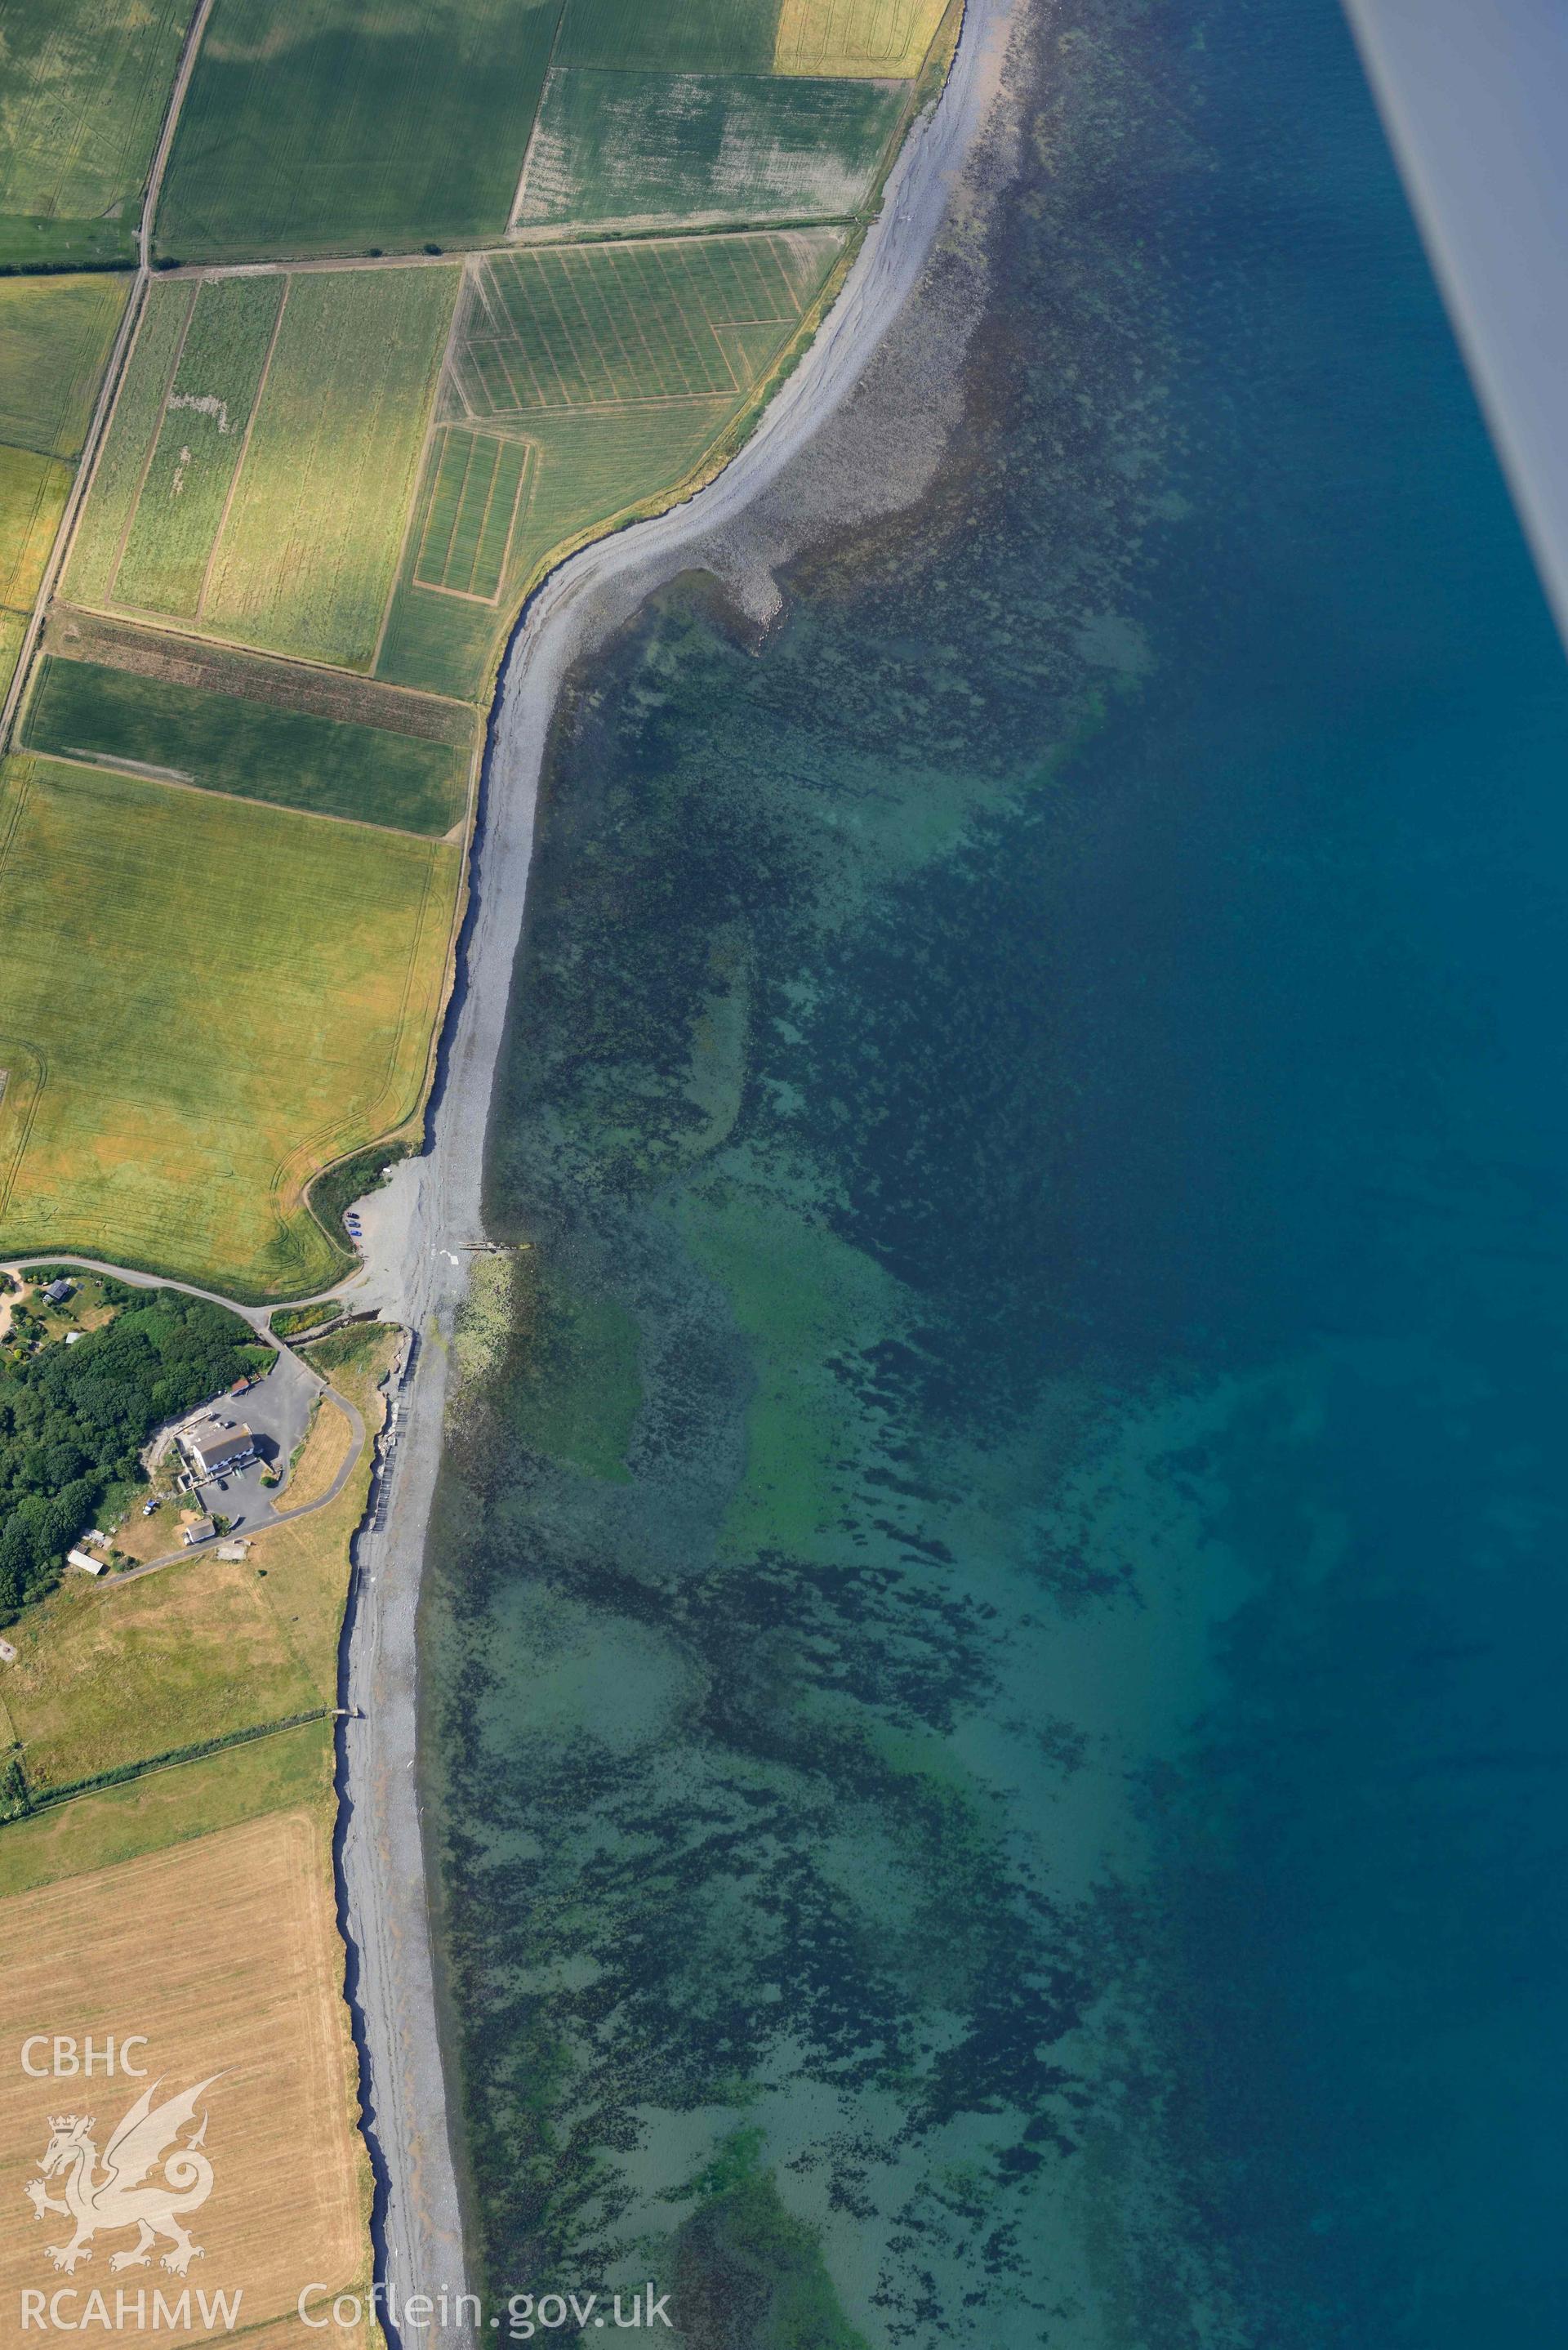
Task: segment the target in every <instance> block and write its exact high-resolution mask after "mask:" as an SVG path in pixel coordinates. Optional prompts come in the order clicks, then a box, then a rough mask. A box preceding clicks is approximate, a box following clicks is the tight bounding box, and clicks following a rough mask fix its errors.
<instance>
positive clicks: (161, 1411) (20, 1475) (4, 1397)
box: [0, 1283, 270, 1618]
mask: <svg viewBox="0 0 1568 2350" xmlns="http://www.w3.org/2000/svg"><path fill="white" fill-rule="evenodd" d="M104 1286H105V1290H106V1294H107V1295H109V1300H110V1302H111V1303H113V1304H115V1305H118V1306H119V1312H118V1313H117V1314H116V1315H115V1318H114V1320H113V1321H112V1322H109V1323H106V1324H105V1326H103V1328H101V1329H99V1330H91V1331H88V1334H87V1335H86V1336H84V1337H82V1338H80V1339H78V1341H77V1343H76V1344H75V1345H74V1346H69V1347H67V1345H66V1343H65V1340H64V1339H63V1338H58V1339H57V1340H55V1341H54V1343H53V1344H52V1345H50V1346H47V1347H44V1348H43V1349H42V1351H41V1352H40V1353H38V1354H36V1355H34V1356H31V1357H28V1358H27V1359H26V1360H25V1361H23V1362H20V1363H11V1364H7V1365H6V1366H5V1368H4V1370H0V1616H3V1617H5V1618H8V1617H10V1616H12V1615H14V1614H15V1612H16V1609H17V1608H19V1607H24V1606H25V1605H26V1602H27V1601H28V1600H30V1599H36V1598H38V1597H40V1596H42V1594H43V1593H44V1592H46V1591H47V1590H49V1589H51V1588H52V1586H54V1584H55V1582H56V1581H57V1578H58V1576H59V1573H60V1569H61V1567H62V1566H63V1565H64V1563H65V1555H66V1553H67V1550H68V1549H69V1548H70V1546H71V1544H73V1543H74V1542H75V1541H76V1540H77V1539H78V1536H79V1535H80V1534H83V1533H84V1532H85V1531H86V1529H87V1528H88V1527H89V1526H91V1525H92V1524H93V1523H94V1521H95V1518H96V1516H97V1513H98V1511H99V1507H100V1505H101V1503H103V1500H104V1498H105V1496H106V1495H107V1494H108V1493H109V1490H110V1488H111V1487H113V1486H114V1485H117V1484H120V1483H123V1482H126V1481H128V1480H130V1479H133V1478H134V1477H135V1476H136V1475H137V1473H138V1465H137V1455H138V1453H139V1451H140V1448H141V1446H142V1445H143V1444H144V1443H145V1442H146V1441H147V1439H148V1438H149V1437H150V1436H151V1433H152V1431H153V1430H154V1429H155V1428H157V1427H158V1426H159V1424H160V1422H161V1421H162V1420H165V1419H172V1418H173V1417H174V1416H175V1415H176V1414H178V1413H180V1412H183V1411H188V1410H190V1409H191V1408H192V1405H194V1404H198V1403H200V1402H202V1400H203V1399H204V1398H206V1397H208V1396H211V1395H213V1394H215V1393H217V1391H218V1390H219V1389H220V1388H226V1387H228V1386H230V1385H231V1384H232V1383H233V1381H234V1380H235V1379H237V1378H242V1377H244V1374H245V1373H246V1372H247V1371H249V1370H252V1369H254V1368H255V1367H257V1366H258V1364H259V1363H261V1362H264V1361H267V1360H270V1353H269V1351H268V1350H267V1349H265V1348H263V1347H257V1346H256V1345H255V1344H254V1341H253V1340H252V1338H251V1335H250V1332H249V1330H248V1328H247V1327H246V1326H245V1324H244V1323H243V1322H242V1321H240V1320H239V1318H238V1316H237V1315H233V1314H228V1313H225V1312H224V1310H223V1307H222V1306H220V1305H207V1304H205V1303H204V1302H203V1301H202V1299H200V1298H195V1297H182V1296H181V1295H179V1293H178V1292H177V1291H175V1290H170V1289H159V1290H154V1291H152V1292H151V1294H149V1293H147V1292H145V1291H140V1290H133V1289H130V1288H125V1287H123V1286H122V1285H121V1284H118V1283H106V1284H104Z"/></svg>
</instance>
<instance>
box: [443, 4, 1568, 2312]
mask: <svg viewBox="0 0 1568 2350" xmlns="http://www.w3.org/2000/svg"><path fill="white" fill-rule="evenodd" d="M1034 71H1035V73H1036V74H1037V77H1038V78H1037V81H1036V83H1035V85H1034V88H1033V98H1032V100H1031V104H1030V109H1029V120H1030V124H1031V136H1030V140H1029V142H1028V147H1027V151H1026V160H1025V162H1024V166H1023V170H1022V172H1021V173H1020V175H1019V178H1018V180H1017V182H1016V183H1015V186H1014V188H1013V190H1012V194H1011V196H1010V197H1009V199H1008V200H1007V201H1006V202H1005V203H1003V205H1002V208H1001V211H1000V213H999V215H998V219H997V222H996V224H995V227H994V231H993V252H992V259H993V263H994V270H993V276H992V288H993V290H992V296H991V298H990V302H989V306H988V308H987V312H986V315H985V317H984V318H983V320H982V321H981V328H980V330H979V332H978V334H977V337H976V340H975V342H974V345H973V347H972V349H971V365H970V373H969V378H968V392H969V398H968V406H967V410H966V415H965V419H964V421H963V424H962V425H961V428H960V430H959V431H958V432H957V433H956V434H955V436H954V439H953V442H952V445H951V449H950V456H949V461H948V463H947V465H946V467H945V468H944V470H943V472H942V473H941V474H940V477H939V479H938V480H937V482H936V483H935V484H933V485H932V489H931V492H930V494H929V495H928V497H927V498H926V499H925V501H924V502H923V504H921V506H920V507H919V509H918V510H917V511H916V512H915V513H913V514H911V515H908V516H906V517H903V518H901V519H900V520H898V521H897V522H894V523H891V524H887V525H881V526H879V527H877V528H875V529H868V530H867V531H864V532H861V533H859V534H852V535H850V536H847V537H846V540H845V541H844V542H843V543H842V544H841V545H838V546H835V547H833V548H831V549H829V550H826V551H824V552H823V553H821V554H820V555H818V556H814V557H812V558H811V559H810V560H807V561H805V562H803V563H801V564H800V565H798V566H797V567H796V569H795V572H794V576H793V577H792V578H791V579H790V580H789V582H788V583H787V585H788V591H789V592H788V598H787V608H786V613H785V616H784V620H783V622H782V624H781V625H780V626H779V627H778V628H777V629H775V630H774V632H772V633H771V634H770V636H769V637H768V639H766V641H765V642H764V643H763V645H762V646H761V647H760V648H757V647H755V646H753V645H752V644H750V643H749V642H747V641H745V640H744V639H742V636H741V635H740V634H739V633H737V632H736V631H734V630H732V629H731V628H730V627H729V626H728V624H727V622H726V620H725V617H724V615H723V612H722V608H719V607H718V606H717V605H716V604H715V602H714V601H713V599H712V598H711V595H710V594H709V593H708V592H707V591H706V590H705V589H704V587H703V586H702V584H701V582H689V583H681V584H680V585H678V587H676V588H674V589H672V590H671V591H670V592H669V593H668V594H667V595H665V596H664V597H663V598H659V599H658V601H657V602H656V603H655V605H654V606H653V607H651V608H649V610H648V611H647V612H645V613H644V614H643V615H642V616H641V618H640V619H639V621H638V622H637V623H636V624H635V625H634V627H633V628H632V629H629V630H628V632H627V633H626V634H625V636H624V637H623V638H622V639H620V640H619V641H618V643H617V644H616V645H615V646H614V647H613V648H612V649H611V650H610V651H609V652H608V653H607V655H606V656H605V658H604V659H603V660H600V661H598V662H597V663H596V664H594V665H593V666H592V668H591V669H590V671H588V672H587V674H586V675H585V676H584V677H582V678H581V679H579V681H578V685H577V689H576V692H575V694H574V697H573V700H572V702H571V705H570V708H569V710H568V712H567V715H566V720H565V722H564V723H563V725H562V727H561V729H560V730H559V733H558V735H557V740H556V746H555V750H554V754H553V756H552V760H551V764H550V770H549V775H548V778H547V791H546V803H545V816H544V822H543V828H542V833H541V839H540V846H539V850H538V854H537V858H536V863H535V875H534V879H533V883H532V888H531V897H530V915H529V925H528V933H527V937H526V940H525V944H524V955H523V958H522V962H521V963H520V967H519V974H518V984H517V992H516V997H515V1002H514V1022H513V1034H512V1037H511V1043H510V1047H509V1053H508V1057H507V1062H506V1066H505V1070H504V1076H503V1080H502V1085H501V1089H500V1092H499V1095H498V1099H497V1111H496V1121H495V1127H494V1130H493V1149H492V1156H491V1163H490V1169H489V1191H488V1198H489V1213H490V1216H491V1218H492V1222H493V1229H494V1230H495V1232H496V1233H497V1235H498V1237H501V1238H503V1239H504V1240H507V1241H511V1242H514V1243H527V1245H526V1247H525V1248H524V1251H523V1252H522V1253H520V1254H519V1255H518V1257H517V1258H516V1259H515V1261H514V1264H513V1267H512V1270H511V1273H510V1274H509V1276H508V1278H507V1280H506V1282H505V1283H504V1284H501V1285H499V1286H497V1287H496V1288H495V1289H494V1290H493V1292H492V1293H490V1294H489V1295H488V1296H487V1298H486V1300H485V1301H484V1303H483V1307H482V1308H481V1309H478V1310H476V1312H475V1314H474V1316H473V1321H472V1328H471V1330H470V1332H469V1334H468V1336H467V1337H466V1338H465V1341H464V1361H465V1365H466V1369H465V1374H464V1376H465V1382H466V1383H465V1385H464V1387H463V1389H462V1405H461V1408H460V1409H459V1411H458V1412H457V1413H456V1414H455V1415H454V1419H453V1424H452V1434H451V1439H450V1442H449V1448H448V1458H447V1466H446V1470H445V1473H444V1477H443V1484H442V1490H441V1497H440V1501H439V1503H438V1519H437V1526H436V1532H435V1535H434V1538H433V1541H432V1550H431V1609H430V1613H429V1618H428V1621H427V1626H426V1645H427V1655H428V1661H429V1664H430V1668H431V1685H432V1687H433V1688H434V1690H435V1691H436V1693H437V1694H436V1700H435V1712H434V1718H433V1721H432V1725H431V1746H432V1753H431V1769H432V1775H433V1777H434V1778H435V1780H436V1782H437V1783H438V1784H439V1786H440V1790H441V1818H442V1822H443V1829H444V1846H443V1851H442V1854H441V1859H442V1863H443V1877H444V1885H445V1895H446V1913H445V1918H444V1921H443V1938H444V1945H445V1954H446V1960H447V1966H448V1971H449V1977H450V1982H451V1989H452V2005H453V2013H454V2030H455V2036H456V2041H457V2044H458V2048H459V2052H460V2055H461V2060H462V2068H463V2097H464V2110H465V2116H466V2141H467V2147H468V2153H469V2158H470V2166H471V2171H472V2200H473V2208H474V2211H475V2214H476V2218H477V2220H478V2223H479V2239H480V2242H481V2246H482V2253H483V2261H484V2264H485V2267H486V2270H487V2273H488V2276H489V2279H490V2282H491V2283H492V2284H493V2286H496V2287H503V2286H508V2285H510V2286H514V2287H527V2286H532V2287H534V2288H535V2290H542V2289H544V2288H545V2286H546V2285H549V2284H556V2285H559V2286H560V2287H562V2288H563V2289H567V2288H571V2287H573V2286H577V2287H582V2286H591V2285H597V2284H600V2283H603V2282H621V2283H622V2284H623V2285H625V2284H629V2283H630V2282H632V2281H633V2280H634V2279H635V2280H640V2279H641V2278H643V2277H645V2276H649V2275H651V2276H654V2277H655V2278H656V2279H657V2281H658V2283H659V2289H660V2290H664V2289H666V2288H668V2289H669V2291H670V2295H671V2300H670V2308H671V2313H672V2314H673V2316H674V2317H675V2319H676V2321H677V2328H678V2333H679V2336H680V2339H682V2340H684V2341H685V2342H687V2343H689V2344H691V2345H702V2350H709V2345H715V2350H716V2345H726V2350H728V2345H734V2350H766V2345H794V2350H835V2345H837V2350H844V2346H845V2345H854V2344H856V2343H865V2344H872V2345H878V2350H881V2345H940V2344H947V2343H953V2344H959V2345H976V2344H980V2343H984V2344H985V2345H988V2350H992V2345H994V2346H995V2350H1011V2345H1038V2344H1042V2343H1049V2344H1051V2345H1061V2350H1102V2345H1103V2350H1119V2346H1120V2345H1150V2350H1175V2345H1194V2350H1197V2345H1211V2344H1215V2345H1219V2344H1223V2345H1231V2344H1245V2345H1258V2350H1264V2346H1265V2345H1267V2350H1275V2345H1282V2350H1294V2345H1303V2350H1306V2345H1312V2350H1327V2345H1335V2350H1338V2345H1345V2350H1353V2346H1354V2350H1363V2345H1366V2350H1374V2345H1376V2350H1392V2345H1406V2344H1408V2345H1411V2350H1416V2345H1420V2350H1448V2345H1453V2350H1460V2345H1465V2350H1490V2345H1493V2344H1495V2345H1499V2350H1535V2345H1547V2344H1549V2343H1551V2344H1554V2343H1556V2342H1558V2341H1559V2340H1561V2339H1562V2338H1563V2322H1564V2317H1565V2315H1568V2309H1565V2306H1564V2303H1565V2299H1568V2295H1565V2292H1564V2282H1563V2255H1562V2251H1561V2230H1560V2226H1559V2222H1558V2218H1557V2215H1558V2213H1559V2212H1560V2210H1561V2208H1562V2202H1563V2189H1564V2185H1565V2183H1568V2182H1565V2181H1564V2177H1563V2170H1564V2160H1563V2141H1562V2133H1561V2128H1560V2124H1559V2121H1558V2118H1557V2106H1558V2094H1557V2087H1556V2083H1557V2079H1558V2077H1559V2076H1560V2069H1561V2068H1560V2064H1559V2061H1558V2060H1559V2056H1560V2051H1561V2043H1562V2041H1563V1964H1564V1962H1563V1950H1564V1936H1563V1927H1564V1915H1563V1912H1564V1906H1565V1904H1564V1894H1563V1878H1562V1868H1561V1847H1562V1841H1563V1832H1562V1825H1561V1823H1562V1817H1563V1773H1564V1762H1565V1750H1564V1747H1563V1738H1562V1731H1561V1720H1562V1699H1561V1690H1562V1688H1563V1662H1564V1658H1563V1649H1564V1645H1565V1643H1564V1630H1565V1621H1564V1618H1565V1606H1564V1596H1563V1578H1562V1559H1563V1526H1562V1516H1563V1508H1562V1491H1561V1479H1560V1474H1559V1471H1558V1467H1557V1463H1558V1461H1559V1459H1560V1456H1561V1452H1562V1441H1561V1429H1560V1423H1561V1416H1562V1397H1563V1362H1562V1355H1563V1336H1562V1334H1563V1329H1564V1320H1565V1317H1564V1306H1565V1304H1568V1298H1565V1295H1564V1291H1565V1287H1568V1284H1565V1280H1564V1269H1565V1251H1564V1238H1565V1233H1564V1206H1563V1202H1564V1198H1565V1196H1568V1193H1565V1186H1564V1178H1565V1176H1568V1120H1565V1117H1564V1098H1565V1097H1564V1091H1563V1066H1562V1064H1563V1050H1564V1047H1563V1020H1562V1006H1563V992H1564V990H1563V983H1564V978H1565V976H1568V972H1565V963H1568V949H1565V946H1564V940H1565V937H1568V930H1565V926H1564V920H1563V917H1564V912H1565V907H1564V898H1565V896H1568V883H1565V879H1564V873H1565V858H1564V848H1565V847H1568V842H1565V839H1564V832H1565V828H1568V819H1565V817H1564V813H1563V777H1564V765H1565V757H1564V754H1565V750H1568V669H1565V666H1564V662H1563V655H1562V652H1561V650H1560V648H1559V646H1558V644H1557V641H1556V639H1555V638H1554V636H1553V634H1552V630H1551V628H1550V626H1549V624H1548V621H1547V619H1546V616H1545V612H1544V609H1543V606H1542V599H1541V597H1540V593H1539V590H1538V587H1537V586H1536V583H1535V580H1534V578H1533V576H1532V572H1531V569H1530V567H1529V564H1528V561H1527V559H1526V556H1525V554H1524V551H1523V547H1522V545H1521V538H1520V535H1519V531H1518V528H1517V525H1516V524H1515V521H1514V518H1513V516H1512V514H1511V509H1510V507H1509V504H1508V502H1507V499H1506V496H1505V494H1504V492H1503V489H1502V486H1501V481H1500V479H1499V476H1498V473H1497V470H1496V467H1495V464H1494V463H1493V460H1492V457H1491V453H1490V449H1489V447H1488V444H1487V442H1486V439H1485V436H1484V433H1483V432H1482V429H1481V426H1480V421H1479V420H1478V417H1477V414H1476V411H1475V408H1474V403H1473V400H1472V399H1471V396H1470V393H1469V388H1468V385H1467V383H1466V380H1465V379H1464V376H1463V373H1462V370H1461V369H1460V367H1459V361H1458V359H1457V358H1456V355H1455V352H1454V349H1453V346H1452V342H1451V338H1450V337H1449V331H1448V328H1447V326H1446V323H1445V320H1444V318H1443V315H1442V312H1441V309H1440V307H1439V305H1438V299H1437V296H1436V295H1435V293H1434V291H1433V288H1432V285H1431V282H1430V278H1429V275H1428V271H1427V269H1426V266H1425V264H1424V261H1423V259H1422V256H1421V254H1420V251H1419V248H1418V245H1417V241H1416V238H1415V234H1414V232H1413V230H1412V227H1411V225H1410V223H1409V219H1408V216H1407V210H1406V207H1405V204H1404V202H1403V199H1402V196H1401V193H1400V191H1399V188H1398V184H1397V179H1396V176H1395V174H1394V171H1393V167H1392V165H1391V162H1390V161H1389V158H1388V155H1387V151H1386V147H1385V144H1384V141H1383V140H1382V137H1381V134H1380V131H1379V130H1378V126H1377V123H1376V117H1375V115H1374V113H1373V110H1372V108H1371V105H1370V102H1369V100H1368V99H1367V97H1366V91H1365V89H1364V88H1363V85H1362V82H1361V78H1360V76H1359V72H1358V69H1357V67H1356V63H1355V57H1354V54H1353V52H1352V50H1351V47H1350V44H1349V41H1348V38H1347V36H1346V35H1345V30H1344V28H1343V26H1342V25H1341V23H1340V20H1339V17H1338V15H1337V12H1336V11H1335V10H1334V8H1333V7H1331V6H1330V5H1327V0H1290V5H1281V6H1279V7H1277V8H1274V9H1272V10H1270V11H1267V12H1261V11H1257V10H1249V9H1244V8H1243V7H1241V5H1240V0H1218V5H1211V6H1199V5H1189V0H1172V5H1168V6H1167V7H1164V8H1161V9H1159V10H1147V9H1145V8H1143V7H1141V6H1138V5H1132V0H1127V5H1117V0H1067V5H1064V6H1063V7H1062V8H1061V9H1059V10H1057V11H1055V12H1054V13H1053V15H1052V16H1051V18H1050V20H1049V26H1048V29H1047V32H1046V34H1045V35H1044V36H1043V38H1042V41H1041V44H1040V47H1039V50H1038V53H1037V56H1036V59H1035V64H1034Z"/></svg>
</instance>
